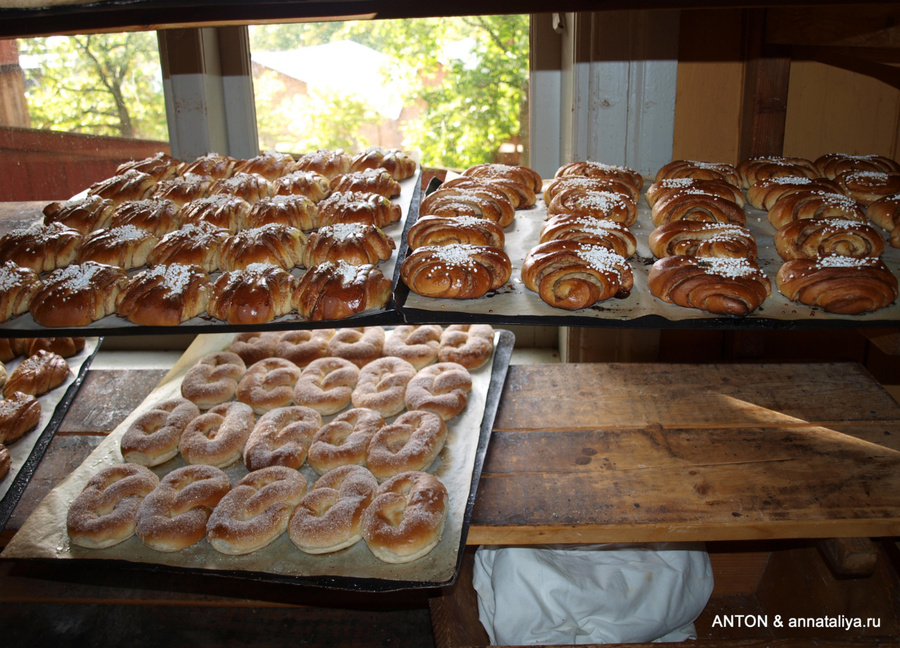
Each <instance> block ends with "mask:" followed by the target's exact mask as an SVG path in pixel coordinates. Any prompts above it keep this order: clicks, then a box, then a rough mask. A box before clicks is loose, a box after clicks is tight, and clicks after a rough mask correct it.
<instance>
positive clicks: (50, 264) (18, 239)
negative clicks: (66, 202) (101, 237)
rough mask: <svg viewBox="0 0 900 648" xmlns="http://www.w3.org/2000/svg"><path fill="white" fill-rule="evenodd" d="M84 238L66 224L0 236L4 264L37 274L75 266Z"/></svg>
mask: <svg viewBox="0 0 900 648" xmlns="http://www.w3.org/2000/svg"><path fill="white" fill-rule="evenodd" d="M81 245H82V236H81V234H80V233H79V232H78V231H77V230H74V229H72V228H71V227H66V226H65V225H63V224H62V223H55V222H54V223H50V224H49V225H45V224H43V223H35V224H34V225H32V226H31V227H28V228H25V229H16V230H13V231H11V232H7V233H6V234H4V235H3V236H0V263H6V262H7V261H12V262H13V263H15V264H16V265H18V266H22V267H23V268H31V269H32V270H34V271H35V272H51V271H53V270H56V269H57V268H63V267H65V266H67V265H69V264H70V263H74V262H75V260H76V259H77V258H78V253H79V252H80V251H81Z"/></svg>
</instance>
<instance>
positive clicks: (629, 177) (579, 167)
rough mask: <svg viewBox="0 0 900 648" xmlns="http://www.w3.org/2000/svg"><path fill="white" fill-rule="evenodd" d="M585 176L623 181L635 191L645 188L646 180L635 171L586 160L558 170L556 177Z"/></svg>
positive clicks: (570, 163)
mask: <svg viewBox="0 0 900 648" xmlns="http://www.w3.org/2000/svg"><path fill="white" fill-rule="evenodd" d="M564 176H584V177H587V178H604V179H606V178H609V179H612V180H621V181H623V182H626V183H628V184H629V185H631V186H632V187H633V188H634V190H635V191H640V190H641V189H642V188H643V186H644V178H643V176H641V174H640V173H638V172H637V171H635V170H634V169H630V168H628V167H625V166H619V165H615V164H606V163H603V162H595V161H592V160H585V161H580V162H568V163H566V164H563V165H562V166H561V167H559V168H558V169H557V170H556V173H555V174H554V177H556V178H561V177H564Z"/></svg>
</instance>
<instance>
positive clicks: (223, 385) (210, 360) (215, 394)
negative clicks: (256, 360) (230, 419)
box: [181, 351, 247, 409]
mask: <svg viewBox="0 0 900 648" xmlns="http://www.w3.org/2000/svg"><path fill="white" fill-rule="evenodd" d="M246 370H247V365H246V363H245V362H244V360H243V359H242V358H241V357H240V356H239V355H238V354H236V353H233V352H231V351H216V352H214V353H207V354H206V355H205V356H203V357H202V358H200V359H199V360H198V361H197V362H196V363H194V366H193V367H191V368H190V369H188V371H187V373H186V374H185V375H184V378H183V379H182V381H181V395H182V396H184V397H185V398H186V399H187V400H189V401H191V402H192V403H194V404H195V405H197V407H199V408H200V409H209V408H211V407H215V406H216V405H219V404H221V403H225V402H228V401H230V400H231V399H233V398H234V394H235V392H236V391H237V386H238V383H239V382H240V380H241V378H242V377H243V375H244V372H245V371H246Z"/></svg>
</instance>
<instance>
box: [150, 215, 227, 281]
mask: <svg viewBox="0 0 900 648" xmlns="http://www.w3.org/2000/svg"><path fill="white" fill-rule="evenodd" d="M229 236H231V233H230V232H229V231H228V230H226V229H222V228H221V227H217V226H215V225H213V224H212V223H206V222H200V223H197V224H196V225H190V224H188V225H183V226H182V227H181V228H180V229H177V230H175V231H174V232H169V233H168V234H166V235H165V236H163V237H162V238H161V239H160V240H159V242H158V243H157V244H156V246H155V247H154V248H153V249H152V250H151V251H150V255H149V256H148V257H147V261H148V262H149V263H150V265H169V264H173V263H182V264H185V265H195V266H199V267H201V268H203V269H204V270H206V271H207V272H214V271H216V270H218V269H219V266H220V265H221V259H222V253H221V249H222V244H223V243H224V242H225V240H226V239H227V238H228V237H229Z"/></svg>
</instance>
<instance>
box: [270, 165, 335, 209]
mask: <svg viewBox="0 0 900 648" xmlns="http://www.w3.org/2000/svg"><path fill="white" fill-rule="evenodd" d="M272 193H273V195H274V196H304V197H306V198H309V199H310V200H312V201H313V202H314V203H317V202H319V201H321V200H323V199H325V198H327V197H328V196H329V195H330V194H331V181H330V180H329V179H328V178H326V177H325V176H324V175H322V174H321V173H317V172H316V171H302V170H301V171H292V172H291V173H288V174H287V175H283V176H281V177H280V178H277V179H275V180H273V181H272Z"/></svg>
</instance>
